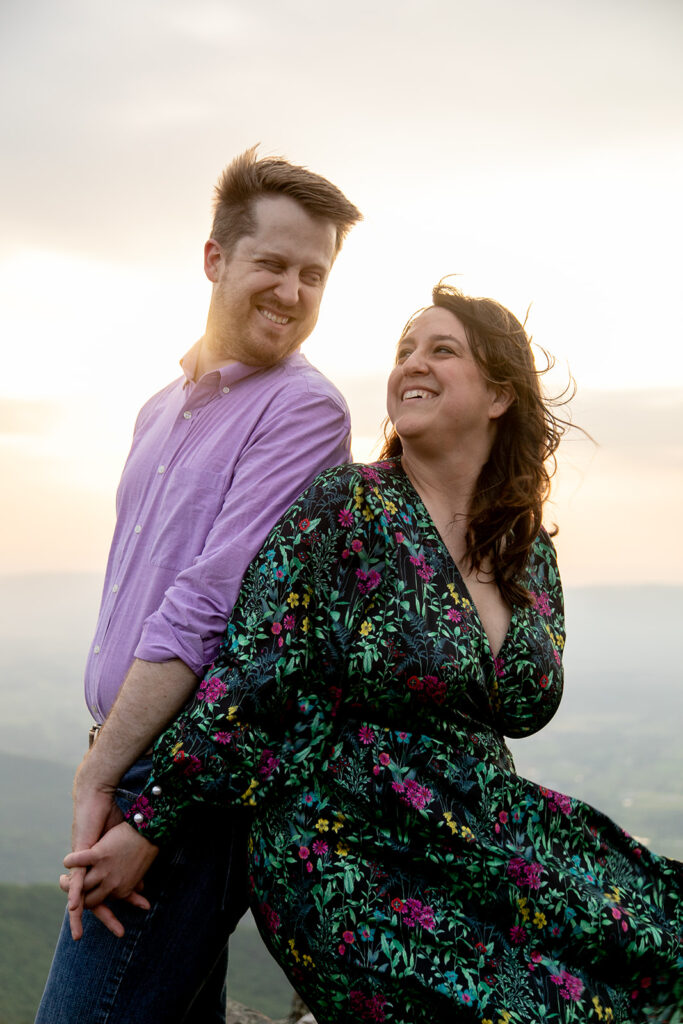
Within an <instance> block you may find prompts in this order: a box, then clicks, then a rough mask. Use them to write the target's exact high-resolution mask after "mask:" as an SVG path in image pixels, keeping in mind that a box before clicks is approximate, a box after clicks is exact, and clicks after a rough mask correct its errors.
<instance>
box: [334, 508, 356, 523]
mask: <svg viewBox="0 0 683 1024" xmlns="http://www.w3.org/2000/svg"><path fill="white" fill-rule="evenodd" d="M337 522H338V523H339V525H340V526H353V512H352V511H351V509H349V508H343V509H342V510H341V512H339V514H338V515H337Z"/></svg>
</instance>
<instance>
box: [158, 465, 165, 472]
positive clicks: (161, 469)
mask: <svg viewBox="0 0 683 1024" xmlns="http://www.w3.org/2000/svg"><path fill="white" fill-rule="evenodd" d="M165 469H166V466H159V468H158V470H157V473H163V472H164V470H165Z"/></svg>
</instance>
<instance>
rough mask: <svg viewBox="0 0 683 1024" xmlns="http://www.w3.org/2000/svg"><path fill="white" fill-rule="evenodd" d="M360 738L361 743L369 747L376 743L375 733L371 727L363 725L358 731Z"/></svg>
mask: <svg viewBox="0 0 683 1024" xmlns="http://www.w3.org/2000/svg"><path fill="white" fill-rule="evenodd" d="M358 738H359V740H360V741H361V743H364V744H365V746H366V747H368V746H369V745H370V744H371V743H374V742H375V733H374V732H373V730H372V729H371V728H370V726H369V725H361V727H360V729H359V730H358Z"/></svg>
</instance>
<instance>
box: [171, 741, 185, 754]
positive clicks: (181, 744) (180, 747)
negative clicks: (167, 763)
mask: <svg viewBox="0 0 683 1024" xmlns="http://www.w3.org/2000/svg"><path fill="white" fill-rule="evenodd" d="M182 749H183V741H182V740H178V742H177V743H176V745H175V747H173V749H172V750H171V757H175V755H176V754H177V753H178V751H179V750H182Z"/></svg>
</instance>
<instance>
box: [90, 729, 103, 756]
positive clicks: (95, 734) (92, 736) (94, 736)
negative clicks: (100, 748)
mask: <svg viewBox="0 0 683 1024" xmlns="http://www.w3.org/2000/svg"><path fill="white" fill-rule="evenodd" d="M101 728H102V726H101V725H93V726H91V727H90V732H89V733H88V750H90V748H91V747H92V745H93V743H94V742H95V740H96V739H97V737H98V736H99V735H100V729H101Z"/></svg>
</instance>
